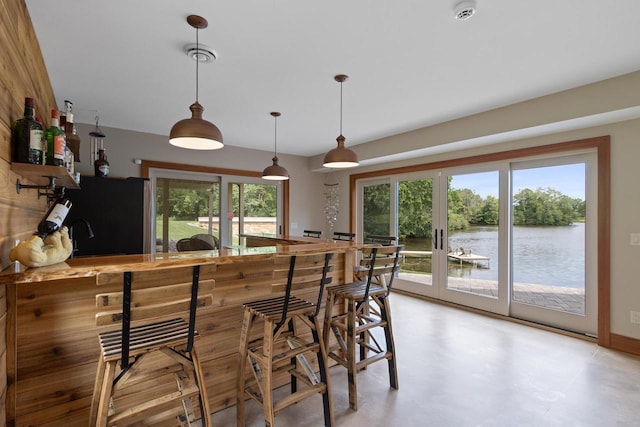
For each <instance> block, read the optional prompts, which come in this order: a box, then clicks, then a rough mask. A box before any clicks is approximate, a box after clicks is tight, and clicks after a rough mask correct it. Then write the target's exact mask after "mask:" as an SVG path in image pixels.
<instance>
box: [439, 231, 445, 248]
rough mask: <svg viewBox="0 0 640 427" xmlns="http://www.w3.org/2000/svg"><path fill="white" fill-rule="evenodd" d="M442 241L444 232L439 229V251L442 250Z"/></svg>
mask: <svg viewBox="0 0 640 427" xmlns="http://www.w3.org/2000/svg"><path fill="white" fill-rule="evenodd" d="M443 240H444V231H443V230H442V228H441V229H440V250H442V248H443V246H444V243H443V242H442V241H443Z"/></svg>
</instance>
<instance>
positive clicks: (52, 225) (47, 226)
mask: <svg viewBox="0 0 640 427" xmlns="http://www.w3.org/2000/svg"><path fill="white" fill-rule="evenodd" d="M69 209H71V201H70V200H69V199H58V200H57V201H56V202H55V203H54V204H53V205H51V208H50V209H49V211H48V212H47V213H46V215H45V216H44V217H43V218H42V220H41V221H40V224H38V231H37V232H35V233H34V234H36V235H38V236H40V238H41V239H43V240H44V238H45V237H47V236H48V235H49V234H51V233H54V232H56V231H58V230H59V229H60V227H62V223H63V222H64V220H65V218H66V217H67V214H68V213H69Z"/></svg>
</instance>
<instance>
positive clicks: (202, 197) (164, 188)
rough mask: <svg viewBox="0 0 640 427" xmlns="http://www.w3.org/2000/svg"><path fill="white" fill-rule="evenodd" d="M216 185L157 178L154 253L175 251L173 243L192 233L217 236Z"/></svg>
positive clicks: (217, 187)
mask: <svg viewBox="0 0 640 427" xmlns="http://www.w3.org/2000/svg"><path fill="white" fill-rule="evenodd" d="M219 206H220V182H219V180H218V181H216V180H210V181H200V180H196V179H180V178H169V177H167V178H158V179H157V180H156V185H155V213H156V215H155V217H156V221H155V235H156V238H155V241H156V251H157V252H176V251H177V248H176V242H177V241H178V240H180V239H182V238H187V237H191V236H193V235H195V234H210V235H213V236H215V237H216V238H219V237H220V232H219V230H220V210H219Z"/></svg>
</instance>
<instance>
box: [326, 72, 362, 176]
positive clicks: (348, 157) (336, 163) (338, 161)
mask: <svg viewBox="0 0 640 427" xmlns="http://www.w3.org/2000/svg"><path fill="white" fill-rule="evenodd" d="M334 78H335V80H336V81H337V82H338V83H340V135H339V136H338V138H336V141H338V146H337V147H336V148H334V149H333V150H331V151H329V152H328V153H327V154H326V155H325V156H324V162H323V163H322V166H324V167H326V168H352V167H355V166H358V164H359V163H358V156H357V155H356V153H354V152H353V151H351V150H349V149H348V148H347V147H345V146H344V141H345V140H346V138H345V137H344V136H343V135H342V83H344V82H345V81H346V80H347V79H348V78H349V76H347V75H345V74H338V75H337V76H335V77H334Z"/></svg>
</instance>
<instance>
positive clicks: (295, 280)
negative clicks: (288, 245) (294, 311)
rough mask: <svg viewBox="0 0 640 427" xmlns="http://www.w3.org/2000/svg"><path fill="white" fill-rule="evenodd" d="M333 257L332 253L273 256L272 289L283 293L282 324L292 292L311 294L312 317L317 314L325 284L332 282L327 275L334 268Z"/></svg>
mask: <svg viewBox="0 0 640 427" xmlns="http://www.w3.org/2000/svg"><path fill="white" fill-rule="evenodd" d="M334 265H335V259H334V256H333V253H330V252H327V253H320V254H318V253H316V254H298V255H291V256H278V257H276V258H275V266H274V270H273V278H274V279H275V280H276V282H275V283H274V285H273V287H272V290H273V291H274V292H278V291H279V292H282V291H284V293H285V303H284V304H285V305H284V310H283V312H282V319H281V321H280V324H282V323H283V322H284V321H285V319H286V318H287V313H288V309H289V300H290V299H291V295H292V292H295V293H305V294H307V295H309V294H312V295H313V296H314V299H315V301H312V302H313V303H314V304H315V305H316V311H315V314H314V315H313V317H315V316H317V315H318V311H319V310H320V304H321V303H322V296H323V292H324V288H325V286H326V285H328V284H330V283H331V282H332V277H330V276H329V273H331V272H332V271H333V270H334ZM305 299H306V298H305Z"/></svg>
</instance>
